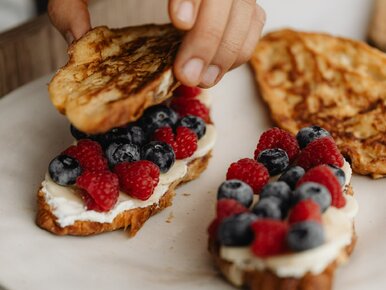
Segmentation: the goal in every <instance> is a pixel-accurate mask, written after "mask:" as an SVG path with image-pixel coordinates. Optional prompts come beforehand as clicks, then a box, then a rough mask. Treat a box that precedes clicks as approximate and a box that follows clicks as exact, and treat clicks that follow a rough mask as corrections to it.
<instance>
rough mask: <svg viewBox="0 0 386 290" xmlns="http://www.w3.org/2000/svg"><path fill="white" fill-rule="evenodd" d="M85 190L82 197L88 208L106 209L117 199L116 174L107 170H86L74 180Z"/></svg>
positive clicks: (117, 183) (117, 182)
mask: <svg viewBox="0 0 386 290" xmlns="http://www.w3.org/2000/svg"><path fill="white" fill-rule="evenodd" d="M76 184H77V185H78V186H79V187H80V188H81V189H83V190H85V192H83V193H82V198H83V200H84V201H85V203H86V207H87V209H88V210H96V211H108V210H110V209H111V208H112V207H113V206H114V205H115V204H116V203H117V200H118V196H119V181H118V177H117V175H115V174H114V173H112V172H108V171H103V172H102V171H86V172H84V173H83V174H82V175H81V176H79V177H78V179H77V180H76Z"/></svg>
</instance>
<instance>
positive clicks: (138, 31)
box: [48, 24, 182, 134]
mask: <svg viewBox="0 0 386 290" xmlns="http://www.w3.org/2000/svg"><path fill="white" fill-rule="evenodd" d="M181 37H182V33H181V32H179V31H178V30H176V29H175V28H173V26H172V25H169V24H166V25H144V26H137V27H127V28H121V29H109V28H107V27H105V26H102V27H96V28H94V29H92V30H91V31H89V32H88V33H87V34H86V35H85V36H83V37H82V38H81V39H79V40H78V41H76V42H75V43H73V44H72V45H71V46H70V48H69V50H68V54H69V61H68V63H67V64H66V65H65V66H64V67H63V68H62V69H60V70H59V71H58V72H57V73H56V74H55V76H54V77H53V79H52V80H51V82H50V84H49V87H48V90H49V94H50V98H51V100H52V102H53V104H54V105H55V107H56V108H57V109H58V110H59V111H60V112H61V113H62V114H65V115H66V116H67V117H68V119H69V120H70V122H71V123H72V124H73V125H74V126H75V127H76V128H78V129H79V130H81V131H83V132H87V133H93V134H95V133H101V132H105V131H107V130H109V129H111V128H113V127H118V126H121V125H124V124H127V123H128V122H131V121H134V120H136V119H137V118H139V117H140V116H141V115H142V112H143V111H144V109H146V108H147V107H149V106H151V105H155V104H158V103H161V102H162V101H164V100H165V99H166V98H168V97H169V96H170V95H171V92H172V90H173V89H174V88H175V87H176V86H177V81H176V80H175V78H174V76H173V73H172V64H173V61H174V58H175V55H176V52H177V48H178V46H179V44H180V42H181Z"/></svg>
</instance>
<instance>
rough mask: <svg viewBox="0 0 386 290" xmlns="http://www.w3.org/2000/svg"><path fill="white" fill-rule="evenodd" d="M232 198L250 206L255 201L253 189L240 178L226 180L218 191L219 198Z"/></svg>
mask: <svg viewBox="0 0 386 290" xmlns="http://www.w3.org/2000/svg"><path fill="white" fill-rule="evenodd" d="M222 198H232V199H235V200H237V201H238V202H240V203H241V204H242V205H244V206H245V207H250V206H251V204H252V201H253V190H252V188H251V187H250V186H249V185H248V184H246V183H245V182H243V181H241V180H238V179H230V180H227V181H224V182H223V183H222V184H221V185H220V187H219V188H218V191H217V199H222Z"/></svg>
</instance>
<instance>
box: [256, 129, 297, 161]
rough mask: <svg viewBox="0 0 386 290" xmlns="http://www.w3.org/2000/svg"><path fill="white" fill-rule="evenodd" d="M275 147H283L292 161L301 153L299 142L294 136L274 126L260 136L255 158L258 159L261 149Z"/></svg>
mask: <svg viewBox="0 0 386 290" xmlns="http://www.w3.org/2000/svg"><path fill="white" fill-rule="evenodd" d="M274 148H280V149H283V150H284V151H285V152H286V153H287V155H288V158H289V160H290V161H291V162H292V161H293V160H294V159H295V158H296V157H297V155H298V154H299V146H298V142H297V141H296V139H295V137H294V136H292V135H291V134H290V133H288V132H287V131H284V130H282V129H279V128H272V129H269V130H267V131H265V132H264V133H263V134H262V135H261V136H260V139H259V143H258V144H257V147H256V150H255V159H257V157H258V156H259V154H260V152H261V151H263V150H266V149H274Z"/></svg>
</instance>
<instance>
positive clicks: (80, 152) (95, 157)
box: [62, 139, 108, 171]
mask: <svg viewBox="0 0 386 290" xmlns="http://www.w3.org/2000/svg"><path fill="white" fill-rule="evenodd" d="M62 154H65V155H68V156H71V157H74V158H76V159H77V160H79V163H80V166H81V167H82V169H83V170H91V171H104V170H108V167H107V160H106V158H104V157H103V155H102V154H103V153H102V147H101V145H99V143H98V142H95V141H92V140H88V139H83V140H79V141H78V143H77V144H76V145H72V146H70V147H68V148H67V149H66V150H65V151H64V152H63V153H62Z"/></svg>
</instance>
